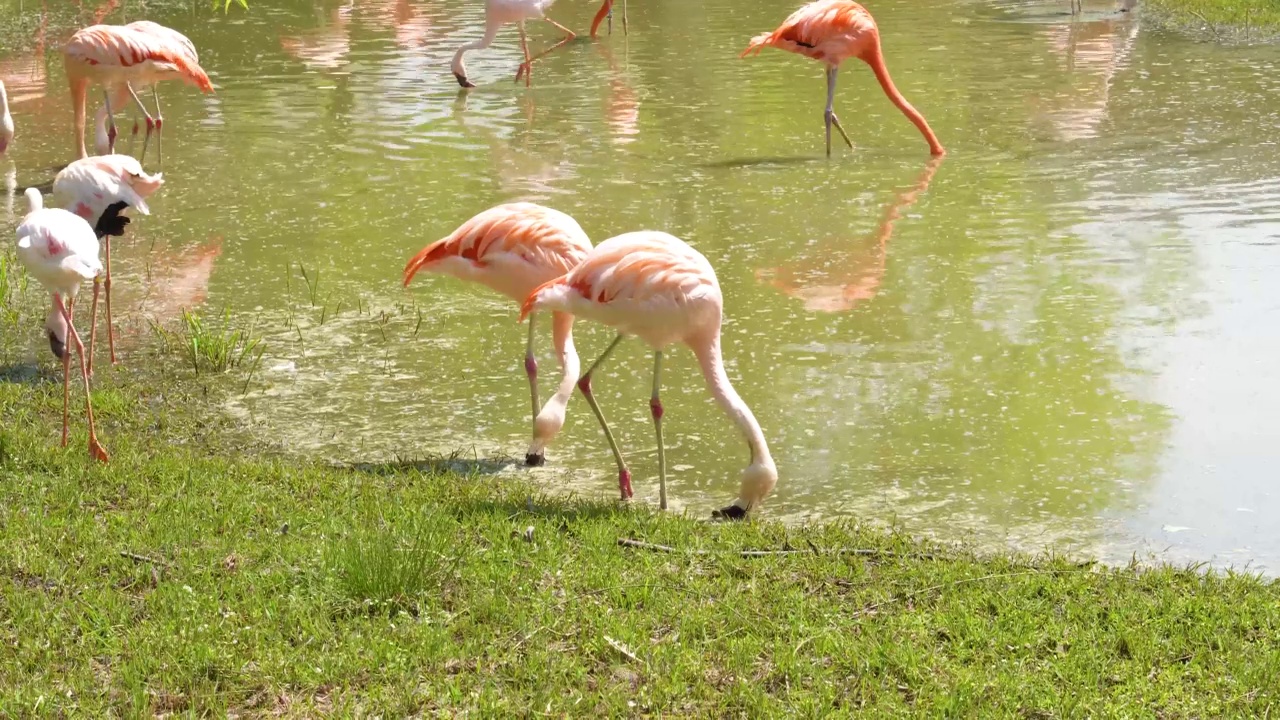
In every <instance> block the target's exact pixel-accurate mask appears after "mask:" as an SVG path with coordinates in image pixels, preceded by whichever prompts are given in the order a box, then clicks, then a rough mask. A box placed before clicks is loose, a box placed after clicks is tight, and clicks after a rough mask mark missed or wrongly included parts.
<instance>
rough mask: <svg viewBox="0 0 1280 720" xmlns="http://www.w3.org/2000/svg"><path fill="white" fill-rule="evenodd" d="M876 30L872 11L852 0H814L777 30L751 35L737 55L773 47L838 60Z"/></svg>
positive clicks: (758, 51) (792, 14)
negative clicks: (847, 49) (745, 46)
mask: <svg viewBox="0 0 1280 720" xmlns="http://www.w3.org/2000/svg"><path fill="white" fill-rule="evenodd" d="M875 31H876V23H875V20H874V19H873V18H872V17H871V13H870V12H868V11H867V9H866V8H864V7H862V6H861V5H859V4H858V3H856V2H853V0H815V2H811V3H809V4H808V5H805V6H804V7H802V8H800V9H799V10H796V11H795V12H793V13H791V15H790V16H788V17H787V19H786V20H783V21H782V24H781V25H779V26H778V29H777V30H774V31H773V32H768V33H761V34H760V35H757V36H756V37H754V38H752V39H751V42H750V43H749V44H748V45H747V48H746V49H745V50H743V51H742V54H741V55H739V57H746V56H747V55H748V54H750V53H752V52H754V53H756V54H759V53H760V50H762V49H763V48H765V47H775V48H778V49H779V50H786V51H788V52H793V53H797V54H799V55H804V56H806V57H810V58H813V59H815V60H820V61H823V62H839V60H843V59H844V57H847V56H849V55H855V54H856V53H855V52H845V51H844V50H845V49H846V48H847V47H849V46H850V45H856V44H858V41H859V40H860V39H861V38H862V37H864V36H866V35H867V34H868V33H873V32H875Z"/></svg>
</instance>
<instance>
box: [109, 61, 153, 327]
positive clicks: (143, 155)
mask: <svg viewBox="0 0 1280 720" xmlns="http://www.w3.org/2000/svg"><path fill="white" fill-rule="evenodd" d="M124 86H125V87H126V88H128V90H129V95H130V96H131V97H133V102H134V104H135V105H137V106H138V112H140V113H142V116H143V117H144V118H146V121H147V134H146V135H144V136H143V137H142V153H141V154H139V155H138V162H142V161H143V160H144V159H145V158H146V157H147V145H148V144H150V143H151V133H153V132H155V131H156V130H157V129H158V126H157V125H156V120H155V118H153V117H151V113H149V112H147V106H146V105H143V104H142V100H141V98H139V97H138V93H136V92H134V91H133V86H132V85H130V84H129V83H125V84H124ZM152 89H153V90H154V89H155V88H154V87H153V88H152ZM156 112H157V113H158V112H160V111H159V110H157V111H156ZM156 142H157V143H159V140H157V141H156ZM110 298H111V291H110V290H107V303H108V304H110V302H111V299H110Z"/></svg>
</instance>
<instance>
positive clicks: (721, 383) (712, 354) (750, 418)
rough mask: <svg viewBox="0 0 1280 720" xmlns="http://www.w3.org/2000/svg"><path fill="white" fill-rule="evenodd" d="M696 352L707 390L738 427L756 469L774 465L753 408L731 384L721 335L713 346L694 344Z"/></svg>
mask: <svg viewBox="0 0 1280 720" xmlns="http://www.w3.org/2000/svg"><path fill="white" fill-rule="evenodd" d="M693 352H694V354H695V355H697V357H698V365H699V366H700V367H701V368H702V377H703V378H705V379H706V381H707V389H708V390H710V391H711V396H712V397H713V398H715V401H716V404H717V405H719V406H720V409H721V410H724V413H725V414H726V415H728V416H729V419H730V420H732V421H733V422H734V424H735V425H737V426H738V429H739V430H740V431H741V432H742V435H743V437H744V438H746V441H747V445H748V446H749V447H750V448H751V464H752V465H769V466H772V465H773V456H771V455H770V454H769V444H768V443H767V442H765V439H764V431H763V430H761V429H760V423H758V422H756V416H755V415H753V414H752V413H751V408H749V407H747V403H746V402H744V401H743V399H742V397H741V396H739V395H738V392H737V391H736V390H734V389H733V383H730V382H729V376H728V375H726V374H725V372H724V361H723V359H722V358H721V354H720V334H719V333H718V332H717V333H716V334H715V335H713V336H712V337H711V340H710V341H709V342H703V343H697V344H693Z"/></svg>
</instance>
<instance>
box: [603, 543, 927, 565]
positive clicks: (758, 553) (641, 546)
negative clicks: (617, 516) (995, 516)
mask: <svg viewBox="0 0 1280 720" xmlns="http://www.w3.org/2000/svg"><path fill="white" fill-rule="evenodd" d="M618 545H619V546H620V547H629V548H636V549H637V550H652V551H654V552H665V553H688V554H690V555H737V556H739V557H744V558H753V557H769V556H771V555H823V554H828V555H858V556H860V557H897V558H919V559H921V560H937V559H938V557H937V556H936V555H933V554H931V553H908V554H905V555H904V554H902V553H895V552H889V551H886V550H871V549H868V548H833V549H831V550H822V549H820V548H818V547H817V546H815V545H814V544H813V543H809V547H810V548H813V549H812V550H797V549H794V548H791V549H784V550H738V551H736V552H735V551H729V552H715V551H712V550H679V549H677V548H673V547H671V546H670V545H657V544H654V543H647V542H642V541H640V540H632V539H631V538H618Z"/></svg>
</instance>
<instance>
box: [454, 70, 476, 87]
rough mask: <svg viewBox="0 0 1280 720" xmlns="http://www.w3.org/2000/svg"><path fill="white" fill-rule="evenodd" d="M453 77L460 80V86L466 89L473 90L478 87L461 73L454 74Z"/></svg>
mask: <svg viewBox="0 0 1280 720" xmlns="http://www.w3.org/2000/svg"><path fill="white" fill-rule="evenodd" d="M453 76H454V77H455V78H457V79H458V84H459V85H461V86H462V87H464V88H473V87H475V86H476V84H475V83H473V82H471V81H470V80H468V79H467V76H466V75H463V74H461V73H454V74H453Z"/></svg>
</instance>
